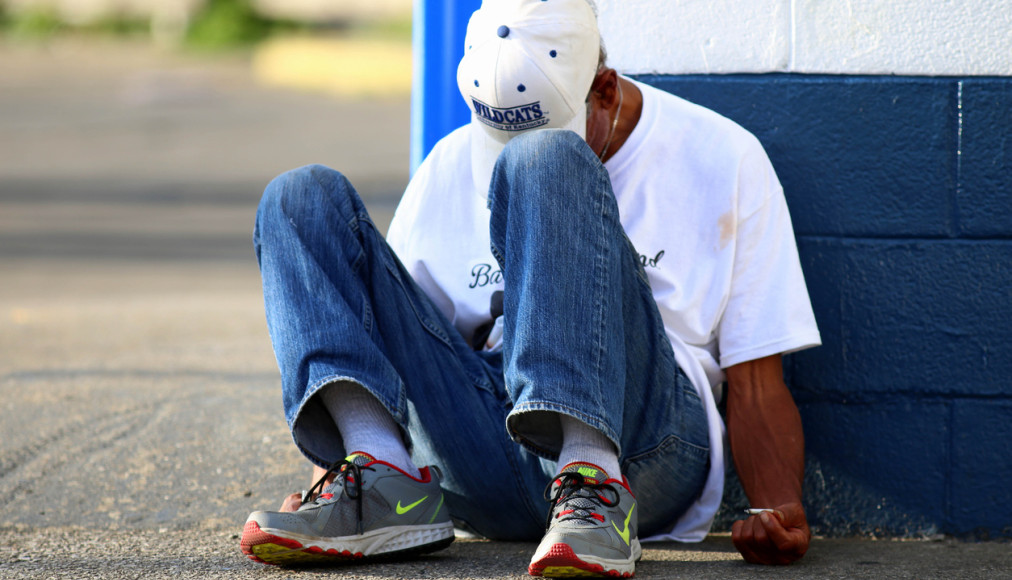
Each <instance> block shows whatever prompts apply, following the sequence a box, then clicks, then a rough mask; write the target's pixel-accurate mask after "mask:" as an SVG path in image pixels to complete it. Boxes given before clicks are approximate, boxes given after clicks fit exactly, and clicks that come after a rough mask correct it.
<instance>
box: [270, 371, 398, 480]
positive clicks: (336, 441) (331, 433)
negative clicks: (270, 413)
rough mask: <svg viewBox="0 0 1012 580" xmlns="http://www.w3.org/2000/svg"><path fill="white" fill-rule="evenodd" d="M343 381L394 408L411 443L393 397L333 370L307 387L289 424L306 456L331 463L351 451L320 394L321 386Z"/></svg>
mask: <svg viewBox="0 0 1012 580" xmlns="http://www.w3.org/2000/svg"><path fill="white" fill-rule="evenodd" d="M343 382H347V383H353V384H355V385H358V386H360V387H362V388H363V389H365V390H366V391H368V392H369V393H370V394H372V395H373V396H374V397H376V398H377V399H378V400H379V401H380V402H381V403H382V404H383V406H384V407H386V409H387V411H390V415H391V416H392V417H393V418H394V422H395V423H397V424H398V425H402V427H401V432H402V434H403V435H404V440H405V443H406V444H408V445H410V441H409V438H408V436H407V433H406V431H405V430H404V428H403V422H404V421H403V415H400V414H398V413H396V412H395V411H393V410H392V409H391V407H390V403H389V401H385V400H384V399H383V397H382V395H381V394H380V393H378V392H377V391H376V390H374V389H370V388H369V387H368V386H367V385H365V384H363V383H362V381H360V380H358V379H356V378H353V377H351V376H348V375H344V374H333V375H329V376H326V377H323V378H322V379H319V380H317V381H316V382H314V383H313V384H312V385H310V386H309V387H308V388H306V396H305V397H304V398H303V400H302V402H301V403H300V404H299V407H298V409H296V411H295V414H294V415H293V416H292V419H291V421H290V422H289V424H288V428H289V430H290V431H291V433H292V440H293V441H294V442H295V446H296V447H298V448H299V451H301V452H302V454H303V455H304V456H305V457H306V459H308V460H309V461H311V462H312V463H313V464H314V465H318V466H320V467H330V466H331V465H333V464H334V462H335V461H339V460H341V459H343V458H344V457H345V455H346V454H347V450H346V449H345V448H344V438H343V437H341V432H340V431H338V429H337V425H336V424H335V423H334V419H333V417H331V415H330V411H328V410H327V407H326V406H325V405H324V404H323V400H322V398H321V397H319V396H318V394H319V391H320V389H322V388H324V387H326V386H327V385H332V384H335V383H343Z"/></svg>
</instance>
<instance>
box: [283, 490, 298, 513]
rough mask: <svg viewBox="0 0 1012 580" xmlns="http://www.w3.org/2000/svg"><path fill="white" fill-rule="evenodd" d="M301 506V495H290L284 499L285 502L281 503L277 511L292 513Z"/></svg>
mask: <svg viewBox="0 0 1012 580" xmlns="http://www.w3.org/2000/svg"><path fill="white" fill-rule="evenodd" d="M301 505H302V494H301V493H293V494H292V495H290V496H288V497H286V498H285V501H283V502H281V509H279V510H278V511H281V512H294V511H295V510H297V509H299V506H301Z"/></svg>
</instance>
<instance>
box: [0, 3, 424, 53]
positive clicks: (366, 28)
mask: <svg viewBox="0 0 1012 580" xmlns="http://www.w3.org/2000/svg"><path fill="white" fill-rule="evenodd" d="M320 30H326V31H328V33H329V34H333V33H336V34H338V35H342V36H360V37H362V36H364V37H371V38H379V39H386V40H393V41H401V42H410V41H411V16H410V14H407V15H405V16H404V17H402V18H392V19H384V20H368V21H362V22H345V21H342V22H315V23H312V22H297V21H293V20H284V19H277V18H268V17H265V16H263V15H261V14H259V13H258V12H257V11H256V10H255V9H254V7H253V4H252V2H251V0H207V1H206V2H205V3H204V5H203V6H202V7H201V9H200V10H199V11H198V12H197V13H196V14H195V15H194V16H193V18H192V19H191V20H190V22H189V23H188V25H187V27H186V29H185V31H182V38H180V39H179V40H180V41H181V42H182V45H183V46H184V47H187V48H191V49H195V50H199V51H212V52H213V51H220V50H231V49H235V48H245V47H248V46H251V45H254V44H256V43H257V42H259V41H261V40H263V39H265V38H268V37H270V36H271V35H274V34H277V33H294V32H313V31H316V32H319V31H320ZM67 33H73V34H82V33H83V34H96V35H101V36H115V37H122V36H132V37H142V36H148V35H150V34H151V22H150V21H148V20H147V19H145V18H140V17H136V16H125V15H109V16H106V17H104V18H102V19H101V20H98V21H96V22H91V23H88V24H71V23H68V22H65V21H63V20H62V19H61V18H60V15H59V14H58V13H57V11H56V10H55V9H54V8H53V7H52V5H48V6H47V5H44V4H33V5H29V6H27V7H25V8H22V9H19V10H16V11H15V10H11V9H10V8H9V7H8V6H7V3H6V2H4V0H0V34H3V35H6V36H7V37H9V38H12V39H14V40H27V41H45V40H48V39H50V38H52V37H54V36H56V35H58V34H67Z"/></svg>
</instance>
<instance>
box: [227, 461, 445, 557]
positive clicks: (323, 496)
mask: <svg viewBox="0 0 1012 580" xmlns="http://www.w3.org/2000/svg"><path fill="white" fill-rule="evenodd" d="M420 471H421V478H420V479H415V478H413V477H411V476H409V475H408V474H406V473H404V472H403V471H401V470H400V469H397V468H396V467H394V466H392V465H390V464H388V463H385V462H383V461H377V460H375V459H373V458H372V457H370V456H369V455H366V454H364V453H356V454H353V455H351V456H349V457H348V458H346V459H345V460H344V461H341V462H338V463H335V464H334V465H333V466H331V468H330V470H329V471H328V472H327V474H326V475H324V476H323V477H322V478H320V480H319V481H317V482H316V485H314V486H313V489H312V490H310V491H309V492H303V500H302V501H303V503H302V506H301V507H299V509H298V510H296V511H294V512H267V511H257V512H253V513H252V514H250V516H249V518H248V519H247V520H246V525H245V527H244V528H243V532H242V540H240V542H239V546H240V548H241V549H242V551H243V553H244V554H246V555H247V556H249V558H250V559H251V560H255V561H257V562H263V563H265V564H277V565H282V566H288V565H301V564H314V565H318V564H325V563H328V562H337V561H346V560H354V559H360V558H369V557H377V556H403V555H415V554H426V553H429V552H435V551H436V550H441V549H443V548H445V547H447V546H449V545H450V544H451V543H452V542H453V522H451V521H450V514H449V512H447V510H446V505H444V503H443V492H442V490H440V488H439V477H440V474H439V470H438V469H436V468H435V467H425V468H422V469H421V470H420ZM331 473H336V474H337V477H336V478H335V479H334V482H333V483H332V484H330V485H328V486H326V487H324V485H325V480H326V478H327V476H328V475H330V474H331ZM318 488H319V489H321V490H322V493H320V495H319V497H317V498H316V499H314V500H310V498H311V497H312V494H313V493H314V492H315V491H316V490H317V489H318Z"/></svg>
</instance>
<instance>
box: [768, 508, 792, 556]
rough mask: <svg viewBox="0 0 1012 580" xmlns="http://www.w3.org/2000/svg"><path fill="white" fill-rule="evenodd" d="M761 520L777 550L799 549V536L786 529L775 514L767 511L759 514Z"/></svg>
mask: <svg viewBox="0 0 1012 580" xmlns="http://www.w3.org/2000/svg"><path fill="white" fill-rule="evenodd" d="M759 520H760V521H761V522H762V527H763V532H764V533H765V534H766V537H767V538H768V539H769V541H770V542H771V543H772V544H773V545H774V546H776V547H777V550H779V551H780V552H792V551H794V550H795V549H797V545H798V538H797V537H796V536H794V535H793V534H791V533H790V532H789V531H788V530H787V529H785V528H784V527H783V525H781V524H780V522H781V520H779V519H777V517H776V516H775V515H771V514H768V513H765V514H762V515H760V516H759Z"/></svg>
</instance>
